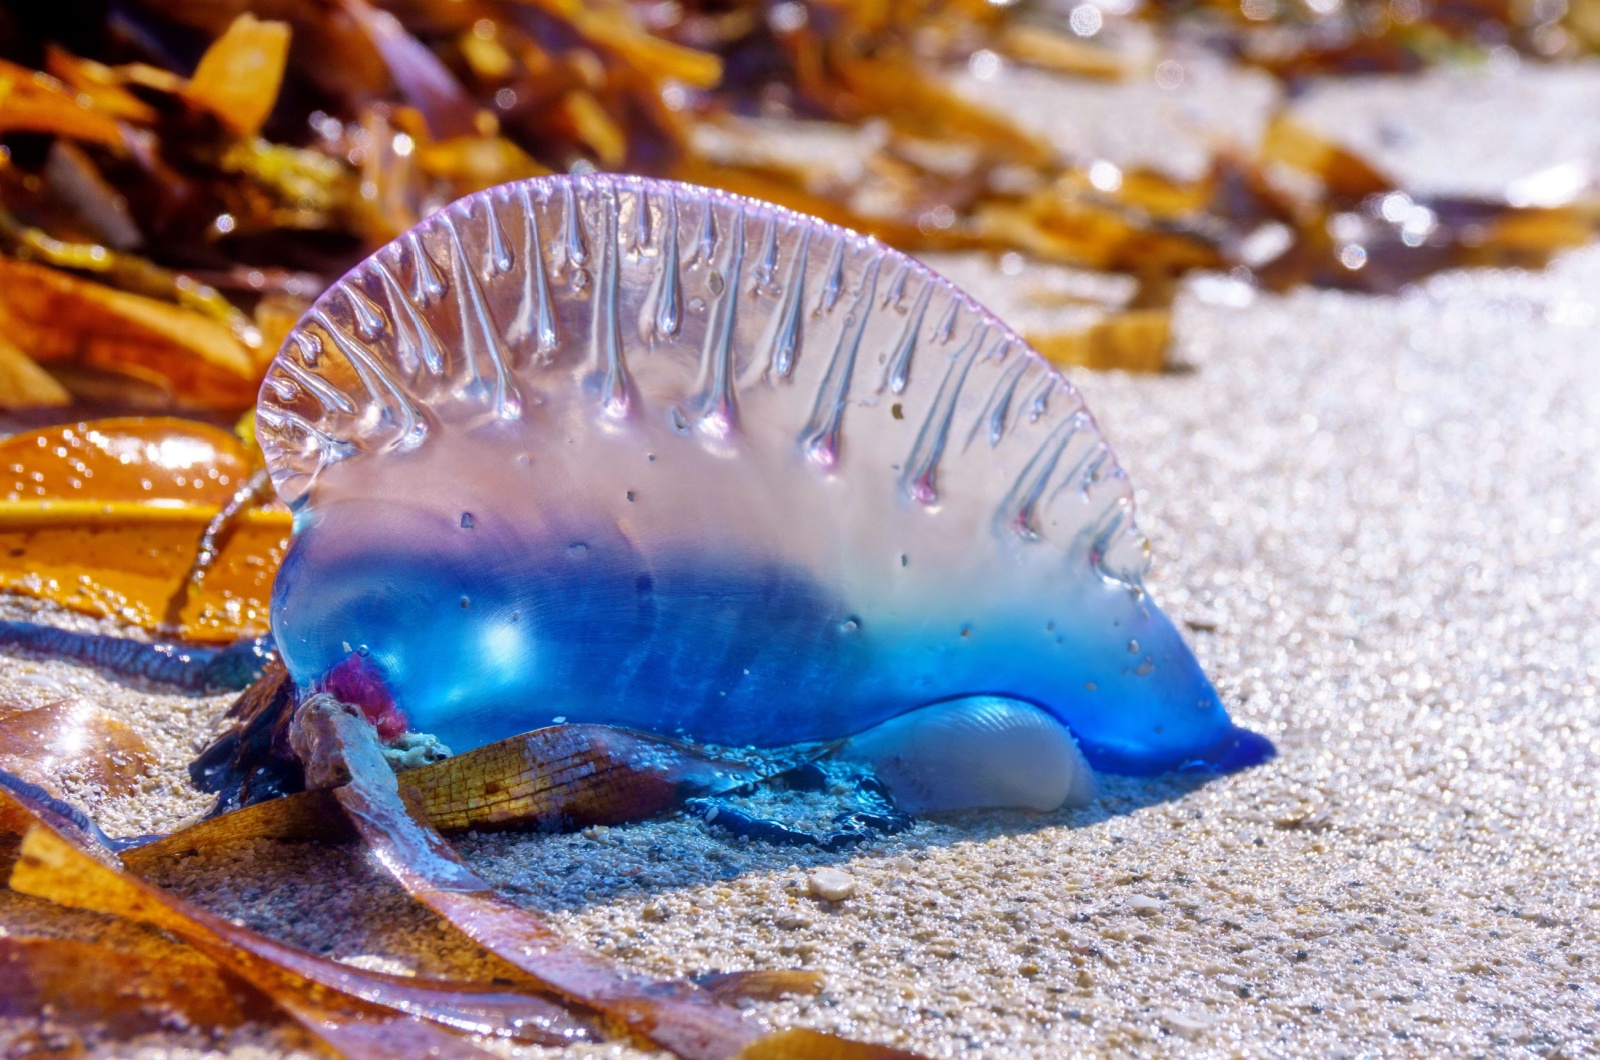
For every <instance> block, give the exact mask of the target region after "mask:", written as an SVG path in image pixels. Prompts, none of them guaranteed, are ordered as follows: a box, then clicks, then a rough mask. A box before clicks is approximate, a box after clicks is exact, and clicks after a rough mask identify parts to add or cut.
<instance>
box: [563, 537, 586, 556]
mask: <svg viewBox="0 0 1600 1060" xmlns="http://www.w3.org/2000/svg"><path fill="white" fill-rule="evenodd" d="M588 551H589V546H588V545H586V544H584V543H583V542H582V541H574V542H573V543H572V544H570V545H568V546H567V555H569V556H571V557H573V558H574V559H582V558H583V557H584V556H585V555H586V554H587V553H588Z"/></svg>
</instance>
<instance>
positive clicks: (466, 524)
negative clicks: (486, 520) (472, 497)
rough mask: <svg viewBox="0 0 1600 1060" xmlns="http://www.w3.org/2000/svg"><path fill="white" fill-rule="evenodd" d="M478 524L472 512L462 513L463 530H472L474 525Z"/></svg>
mask: <svg viewBox="0 0 1600 1060" xmlns="http://www.w3.org/2000/svg"><path fill="white" fill-rule="evenodd" d="M477 525H478V523H477V520H475V519H473V518H472V513H471V512H462V513H461V529H463V530H471V529H472V528H473V527H475V526H477Z"/></svg>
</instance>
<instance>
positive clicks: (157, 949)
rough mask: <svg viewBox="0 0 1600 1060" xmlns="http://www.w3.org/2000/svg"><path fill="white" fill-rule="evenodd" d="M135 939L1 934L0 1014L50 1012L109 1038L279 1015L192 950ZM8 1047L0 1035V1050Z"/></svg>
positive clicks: (264, 1020)
mask: <svg viewBox="0 0 1600 1060" xmlns="http://www.w3.org/2000/svg"><path fill="white" fill-rule="evenodd" d="M133 945H134V948H119V947H113V946H109V945H105V944H103V943H98V942H79V941H75V940H72V939H61V938H26V937H16V936H11V937H4V938H0V1018H8V1017H9V1018H16V1017H33V1018H38V1017H40V1016H42V1015H43V1014H44V1013H46V1012H48V1013H49V1014H50V1018H51V1019H52V1020H53V1021H55V1022H56V1023H58V1024H66V1025H67V1026H69V1027H72V1028H74V1029H78V1030H83V1031H88V1030H89V1029H91V1028H92V1029H93V1030H94V1032H95V1034H96V1036H97V1037H98V1036H99V1035H109V1036H111V1037H114V1038H128V1037H132V1036H133V1035H137V1034H150V1033H152V1032H156V1031H161V1030H168V1029H171V1028H172V1027H173V1026H174V1025H181V1026H183V1027H186V1028H188V1029H191V1030H195V1031H198V1032H200V1033H201V1034H203V1035H212V1034H217V1033H219V1032H223V1031H229V1030H233V1029H234V1028H236V1027H239V1026H241V1025H243V1024H245V1023H258V1024H276V1023H282V1022H283V1021H284V1016H283V1014H282V1013H280V1012H279V1011H278V1010H277V1007H276V1006H275V1005H273V1004H272V1002H271V1001H270V1000H268V998H267V997H266V996H265V995H263V994H261V993H259V992H258V991H256V990H255V989H254V988H252V987H250V986H248V985H247V984H245V983H244V982H242V981H241V980H238V979H236V978H234V977H233V976H232V975H230V974H229V973H227V972H225V971H223V970H222V969H221V968H219V967H217V965H216V964H214V963H212V962H211V961H209V960H207V959H206V958H204V957H202V956H200V955H199V954H198V953H196V952H195V951H194V950H191V949H189V948H187V947H185V946H181V945H178V944H177V943H173V942H168V941H167V940H165V939H163V938H161V937H160V936H158V935H155V934H146V935H143V936H141V937H139V938H138V939H137V940H136V942H135V943H134V944H133ZM7 1045H8V1043H7V1042H6V1041H5V1040H4V1038H3V1036H0V1050H4V1049H5V1048H6V1047H7ZM6 1055H22V1054H21V1053H20V1052H18V1053H7V1054H6Z"/></svg>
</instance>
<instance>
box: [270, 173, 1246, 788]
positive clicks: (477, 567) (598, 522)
mask: <svg viewBox="0 0 1600 1060" xmlns="http://www.w3.org/2000/svg"><path fill="white" fill-rule="evenodd" d="M258 425H259V431H260V437H261V442H262V445H263V448H264V450H265V452H266V456H267V461H268V465H269V467H270V469H271V472H272V477H273V481H274V483H275V485H276V486H277V489H278V492H279V493H280V495H281V496H282V497H283V498H284V500H285V501H286V502H288V503H289V504H290V505H291V506H292V508H293V509H294V512H295V537H294V541H293V545H292V547H291V549H290V552H289V555H288V557H287V559H286V560H285V562H284V564H283V567H282V570H281V572H280V574H279V577H278V581H277V585H276V589H275V593H274V598H273V607H272V622H273V632H274V634H275V637H276V640H277V644H278V647H279V649H280V651H281V652H282V654H283V658H284V660H285V662H286V663H287V665H288V667H289V669H290V671H291V673H292V674H293V676H294V678H295V680H296V682H297V683H299V684H300V685H301V686H302V687H316V686H318V685H319V683H324V682H327V681H328V680H329V678H330V675H335V678H336V679H337V677H338V675H339V674H344V675H348V674H350V673H352V672H359V673H360V674H362V675H367V676H373V677H375V678H376V681H377V683H378V684H379V685H381V686H382V687H383V688H384V689H386V690H387V694H388V695H389V696H391V697H392V700H393V703H392V707H393V709H394V710H395V711H396V712H397V713H398V715H399V716H400V718H401V719H403V722H404V724H405V725H408V726H409V727H410V728H411V729H413V730H420V731H425V732H428V733H432V734H433V735H435V736H437V737H439V739H441V740H442V741H443V742H444V743H446V744H448V745H449V746H451V747H453V748H454V749H456V750H457V751H460V750H464V749H466V748H470V747H474V746H478V745H481V744H484V743H487V742H489V741H492V740H496V739H499V738H501V737H505V736H508V735H511V734H515V733H520V732H523V731H526V730H528V729H532V728H535V727H537V726H540V725H544V724H548V723H550V722H552V721H556V720H560V719H565V720H567V721H570V722H600V723H607V724H613V725H623V726H630V727H634V728H639V729H644V730H649V731H655V732H662V733H667V734H671V735H676V736H682V737H686V738H689V739H693V740H699V741H706V742H711V743H718V744H724V745H745V744H750V745H762V746H772V745H780V744H788V743H796V742H800V741H811V740H826V739H833V738H838V737H844V736H847V735H850V734H853V733H859V732H862V731H863V730H866V729H868V728H870V727H872V726H875V725H878V724H880V723H882V722H885V721H887V720H889V719H893V718H896V717H898V716H901V715H905V714H907V712H910V711H913V710H915V709H917V708H919V707H924V706H927V705H929V704H935V703H942V702H946V701H953V700H959V699H963V698H964V697H974V696H988V697H996V696H998V697H1005V698H1006V699H1009V700H1020V701H1022V702H1023V703H1026V704H1033V705H1036V706H1037V707H1040V708H1043V709H1044V711H1046V712H1047V713H1048V714H1049V715H1050V716H1051V717H1053V718H1054V719H1056V720H1058V721H1059V722H1061V723H1064V724H1065V726H1066V727H1067V728H1068V729H1069V730H1070V733H1071V735H1072V736H1073V737H1075V738H1076V741H1077V744H1078V746H1080V747H1081V749H1082V752H1083V755H1084V756H1085V757H1086V758H1087V760H1088V762H1089V764H1090V765H1092V766H1093V767H1094V768H1096V769H1102V770H1111V771H1117V772H1133V773H1149V772H1157V771H1162V770H1167V769H1173V768H1184V767H1189V768H1214V769H1230V768H1235V767H1238V766H1242V765H1248V764H1251V763H1253V762H1255V761H1259V760H1261V759H1262V758H1264V757H1266V756H1267V755H1269V754H1270V753H1271V748H1270V744H1267V743H1266V741H1265V740H1263V739H1261V738H1260V737H1257V736H1255V735H1254V734H1251V733H1248V732H1246V731H1244V730H1241V729H1238V728H1236V727H1235V726H1234V725H1233V724H1232V723H1231V722H1230V720H1229V718H1228V716H1227V714H1226V712H1225V711H1224V709H1223V707H1222V704H1221V703H1220V701H1219V700H1218V698H1217V695H1216V693H1215V691H1214V690H1213V689H1212V687H1211V684H1210V683H1209V682H1208V681H1207V679H1206V677H1205V675H1204V674H1203V673H1202V672H1201V670H1200V668H1199V666H1198V665H1197V663H1196V661H1195V659H1194V656H1193V655H1192V654H1191V652H1190V650H1189V648H1188V647H1187V646H1186V645H1185V644H1184V642H1183V640H1182V638H1181V637H1180V636H1179V634H1178V633H1177V631H1176V630H1175V629H1174V628H1173V625H1172V623H1171V622H1170V621H1169V620H1168V619H1167V617H1166V616H1165V615H1163V614H1162V612H1161V611H1160V610H1159V609H1158V608H1157V607H1156V605H1155V604H1154V602H1153V601H1152V600H1151V599H1150V597H1149V595H1148V594H1147V593H1146V592H1145V591H1144V590H1143V588H1142V584H1141V579H1142V577H1143V574H1144V571H1145V567H1146V563H1147V552H1148V549H1147V545H1146V542H1145V539H1144V537H1143V536H1142V535H1141V534H1140V532H1139V531H1138V529H1137V527H1136V526H1135V524H1134V520H1133V504H1132V496H1131V490H1130V488H1129V484H1128V482H1127V479H1126V477H1125V475H1124V474H1123V472H1122V470H1121V468H1120V467H1119V466H1118V464H1117V461H1116V459H1115V457H1114V456H1113V455H1112V453H1111V450H1110V448H1109V447H1108V446H1107V444H1106V442H1105V440H1104V438H1103V437H1102V436H1101V434H1100V431H1099V429H1098V428H1097V426H1096V424H1095V422H1094V419H1093V417H1092V416H1091V415H1090V414H1089V412H1088V410H1087V409H1086V408H1085V407H1084V404H1083V401H1082V399H1081V398H1080V397H1079V395H1078V392H1077V391H1076V390H1075V389H1074V388H1073V387H1072V385H1071V384H1070V383H1069V382H1067V380H1065V379H1064V378H1063V377H1062V376H1061V375H1060V374H1059V373H1057V372H1056V371H1055V370H1054V369H1052V368H1051V367H1050V366H1049V365H1047V364H1046V363H1045V362H1044V361H1043V360H1042V359H1041V358H1040V357H1039V356H1038V355H1037V354H1035V353H1034V352H1033V351H1031V350H1030V349H1029V348H1028V347H1027V345H1026V343H1025V342H1023V340H1022V339H1021V338H1020V337H1019V336H1018V335H1017V334H1016V333H1015V332H1013V331H1011V330H1010V329H1009V328H1007V327H1006V326H1005V325H1004V324H1003V323H1001V322H1000V321H998V320H996V319H995V318H993V317H992V316H990V315H989V314H988V313H987V312H986V311H985V310H984V309H983V308H982V307H980V306H979V305H978V304H977V303H975V302H974V301H973V300H972V299H971V298H970V297H968V296H966V295H965V294H963V293H962V292H960V291H958V290H956V289H955V288H953V287H952V286H951V285H950V284H949V283H947V282H946V281H944V280H943V279H941V278H940V277H938V276H936V275H934V274H933V273H931V272H929V271H928V270H927V269H925V268H924V267H922V266H921V265H919V264H918V263H916V262H915V261H913V260H911V259H910V258H907V257H906V256H904V255H902V254H899V253H897V252H895V251H893V250H890V249H888V248H886V247H884V246H882V245H881V244H879V243H877V242H876V241H874V240H872V239H868V238H865V237H863V236H859V235H856V234H854V233H851V232H848V231H845V230H843V229H840V228H837V227H834V226H831V225H827V224H823V223H821V222H818V221H816V220H813V219H811V218H807V217H803V216H800V215H797V214H794V213H791V212H789V211H786V210H783V209H780V208H777V207H773V206H770V205H766V204H763V203H758V202H754V201H751V200H747V199H742V198H739V197H736V196H731V195H726V194H722V193H718V192H713V191H707V190H705V189H700V188H693V187H688V186H683V185H674V184H668V183H662V182H654V181H649V180H643V179H638V178H632V177H618V176H602V175H588V176H574V177H551V178H541V179H538V180H532V181H526V182H522V183H518V184H511V185H506V186H503V187H499V188H494V189H491V190H489V191H485V192H482V193H479V194H477V195H473V196H471V197H469V198H466V199H463V200H461V201H460V202H458V203H456V204H454V205H453V206H451V207H449V208H447V209H446V210H444V211H442V212H440V213H438V214H436V215H435V216H433V217H432V218H430V219H429V220H427V221H425V222H424V223H423V224H421V225H420V226H418V227H417V228H416V229H414V230H413V231H411V232H410V233H408V234H406V235H405V236H403V237H401V238H400V239H398V240H397V241H395V242H394V243H392V244H390V245H389V246H387V247H385V248H383V249H382V250H380V251H379V252H378V253H376V254H375V255H373V256H372V257H371V258H370V259H368V260H367V261H366V262H364V263H363V264H362V265H360V266H359V267H358V268H356V269H355V270H354V271H353V272H351V273H350V274H349V275H348V276H346V277H345V278H344V279H343V280H342V281H340V282H339V283H338V284H336V285H334V287H333V288H331V289H330V290H329V291H328V292H327V293H326V294H324V295H323V297H322V298H321V299H320V300H319V301H318V302H317V304H316V306H315V307H314V308H313V310H312V311H311V312H310V313H309V314H308V315H307V316H306V318H305V319H304V320H303V321H302V322H301V325H300V327H299V328H298V329H297V330H296V331H295V332H294V334H293V335H292V336H291V337H290V340H289V341H288V342H287V343H286V345H285V346H284V348H283V350H282V352H281V353H280V354H279V355H278V358H277V360H276V361H275V362H274V364H273V366H272V368H271V370H270V372H269V373H268V376H267V379H266V382H265V384H264V386H263V388H262V392H261V402H260V406H259V409H258ZM363 679H365V677H364V678H363ZM985 702H986V703H988V704H991V706H989V707H985V710H990V711H991V713H992V704H993V702H994V701H993V700H992V699H991V700H986V701H985ZM986 717H988V715H986ZM986 724H987V722H986ZM1029 724H1032V722H1029ZM996 768H1000V767H999V766H997V767H996Z"/></svg>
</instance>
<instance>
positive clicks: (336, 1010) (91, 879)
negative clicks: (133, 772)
mask: <svg viewBox="0 0 1600 1060" xmlns="http://www.w3.org/2000/svg"><path fill="white" fill-rule="evenodd" d="M6 826H9V830H12V831H23V832H24V833H25V834H24V837H23V842H22V848H21V852H20V856H19V858H18V860H17V863H16V865H15V867H14V868H13V870H12V874H11V887H12V889H13V890H15V891H18V892H20V893H22V894H30V895H34V896H35V897H39V898H47V899H49V900H51V901H54V902H56V903H58V904H60V905H66V906H70V907H73V908H79V909H91V910H94V911H96V912H102V913H109V914H111V915H113V916H120V917H125V918H127V919H130V920H136V921H139V922H141V923H145V924H149V925H151V926H153V927H158V928H161V929H163V930H165V931H169V932H171V933H172V934H174V935H176V936H178V937H179V938H182V939H183V940H184V941H185V942H188V943H189V944H190V945H191V946H193V947H194V948H195V949H196V950H198V951H199V952H200V953H202V954H204V955H205V956H206V957H208V958H210V959H211V960H213V961H215V962H216V963H217V964H219V965H221V966H222V967H224V968H226V969H228V970H229V971H231V972H232V973H234V974H235V975H238V976H239V977H240V978H241V979H244V980H245V981H246V982H249V983H251V984H252V985H254V986H255V987H257V988H258V989H260V990H262V991H263V992H265V993H267V994H268V995H269V996H271V997H272V998H273V999H274V1000H275V1001H277V1002H278V1003H279V1004H280V1005H283V1006H284V1007H285V1009H286V1010H287V1011H289V1012H290V1013H291V1015H293V1016H294V1017H295V1018H296V1019H297V1020H299V1021H300V1022H301V1023H302V1024H304V1025H305V1026H306V1027H307V1029H308V1030H310V1031H312V1033H314V1034H317V1035H318V1036H319V1037H322V1038H323V1039H324V1040H326V1041H328V1042H329V1044H330V1045H332V1046H333V1047H334V1048H336V1049H337V1050H339V1051H341V1052H344V1053H346V1055H351V1056H384V1055H389V1056H394V1055H424V1053H425V1052H426V1050H427V1049H431V1048H435V1047H437V1048H440V1049H442V1050H444V1052H441V1053H439V1054H430V1055H440V1056H444V1055H450V1056H462V1057H468V1056H471V1057H478V1056H482V1055H484V1054H483V1053H482V1052H481V1051H480V1050H477V1049H474V1048H472V1047H470V1046H468V1045H466V1043H464V1042H460V1041H458V1040H457V1039H455V1038H453V1037H452V1036H451V1035H450V1034H449V1033H447V1032H446V1031H444V1030H442V1029H441V1027H446V1028H450V1029H451V1030H454V1031H460V1032H467V1033H474V1034H485V1035H494V1036H499V1037H505V1038H510V1039H513V1040H516V1041H521V1042H527V1043H533V1044H562V1043H564V1042H569V1041H575V1040H581V1039H583V1038H585V1037H588V1036H589V1035H590V1033H591V1032H590V1030H589V1028H588V1027H587V1025H586V1024H585V1023H584V1022H582V1021H581V1020H579V1019H577V1018H574V1017H573V1016H571V1015H570V1014H568V1013H566V1012H564V1011H563V1010H562V1009H561V1008H560V1007H559V1006H557V1005H556V1004H554V1003H552V1002H551V1001H549V1000H546V999H544V998H541V997H537V996H532V995H527V994H522V993H518V992H515V991H509V990H501V989H498V988H494V987H487V988H484V987H482V986H481V985H479V984H462V983H452V982H446V981H440V980H429V979H412V978H408V977H404V976H393V975H386V974H383V973H380V972H370V971H366V970H363V969H359V968H353V967H350V966H348V965H344V964H340V963H338V962H336V961H330V960H326V959H324V958H320V957H315V956H313V955H311V954H308V953H305V952H303V951H301V950H298V949H296V948H294V947H292V946H288V945H285V944H284V943H280V942H276V941H274V940H272V939H269V938H266V937H265V936H262V935H258V934H256V933H255V932H252V931H249V930H248V929H245V928H241V927H238V926H236V925H234V924H231V923H229V922H228V921H226V920H223V919H222V918H220V917H217V916H214V915H212V914H210V913H208V912H206V911H204V910H202V909H198V908H196V907H194V906H191V905H189V904H188V903H187V902H184V901H183V900H182V899H179V898H177V897H175V896H173V895H171V894H168V893H167V892H166V891H163V890H162V889H160V888H158V887H155V886H153V885H151V884H149V883H146V882H144V881H143V880H140V879H138V878H136V877H134V876H133V875H131V874H129V873H128V872H126V871H125V870H123V869H121V868H119V867H117V865H116V864H115V862H114V860H112V858H111V855H110V853H109V851H107V850H106V849H105V848H104V847H102V846H100V845H99V844H98V842H97V840H96V839H95V838H94V837H93V836H92V835H91V834H90V833H88V832H86V831H85V830H84V829H83V828H82V827H80V822H78V821H76V820H74V819H71V818H67V817H65V816H61V815H55V814H51V813H50V811H49V808H48V807H45V806H41V805H40V804H39V803H38V802H36V801H34V800H32V799H30V798H28V796H27V794H26V793H25V792H22V791H18V790H13V789H11V788H4V787H0V827H6ZM330 1028H331V1029H330ZM330 1035H331V1037H330ZM384 1049H389V1050H390V1051H389V1052H388V1053H385V1052H384V1051H383V1050H384ZM463 1050H465V1051H463Z"/></svg>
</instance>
